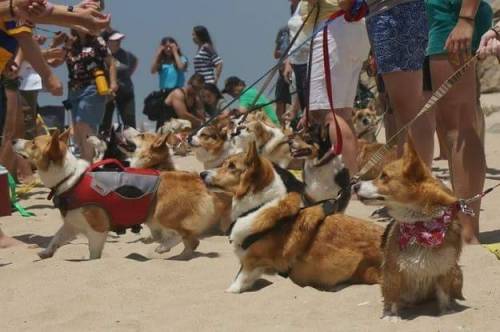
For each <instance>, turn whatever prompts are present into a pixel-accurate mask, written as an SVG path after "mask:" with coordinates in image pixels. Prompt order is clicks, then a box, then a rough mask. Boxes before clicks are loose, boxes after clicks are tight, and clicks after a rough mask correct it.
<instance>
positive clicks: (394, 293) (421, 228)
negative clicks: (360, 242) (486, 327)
mask: <svg viewBox="0 0 500 332" xmlns="http://www.w3.org/2000/svg"><path fill="white" fill-rule="evenodd" d="M355 192H356V193H357V195H358V197H359V199H360V200H361V201H362V202H363V203H365V204H368V205H385V206H386V207H387V208H388V211H389V214H390V215H391V216H392V217H393V218H394V219H395V221H394V222H393V223H391V225H389V226H388V228H387V229H386V232H385V235H384V241H383V244H382V245H383V252H384V263H383V265H382V272H383V277H382V279H383V282H382V295H383V297H384V316H395V317H398V316H399V314H400V308H402V307H404V306H405V305H414V304H418V303H422V302H425V301H428V300H431V299H435V300H437V302H438V304H439V310H440V312H441V313H444V312H446V311H448V310H449V309H450V304H451V302H452V301H453V300H455V299H463V296H462V271H461V269H460V266H459V265H458V261H459V258H460V253H461V251H462V239H461V226H460V224H459V222H458V220H457V213H458V212H459V210H460V208H459V206H458V199H457V198H456V197H455V196H454V195H453V194H452V193H451V192H450V190H449V189H448V188H446V187H445V186H444V185H443V184H442V183H441V182H440V181H439V180H437V179H435V178H434V177H433V176H432V174H431V172H430V170H429V169H428V168H427V167H426V166H425V164H424V163H423V162H422V160H421V159H420V158H419V156H418V155H417V153H416V152H415V149H414V148H413V145H412V143H411V142H410V143H408V144H407V145H406V146H405V152H404V155H403V157H402V159H400V160H397V161H394V162H392V163H389V164H388V165H386V166H385V167H384V169H383V171H382V173H381V174H380V175H379V177H378V178H377V179H376V180H374V181H365V182H360V183H358V184H357V185H355Z"/></svg>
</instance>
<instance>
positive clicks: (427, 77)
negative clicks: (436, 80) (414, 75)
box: [422, 56, 432, 92]
mask: <svg viewBox="0 0 500 332" xmlns="http://www.w3.org/2000/svg"><path fill="white" fill-rule="evenodd" d="M422 74H423V79H424V82H423V83H424V91H429V92H432V78H431V64H430V58H429V57H428V56H426V57H425V60H424V66H423V67H422Z"/></svg>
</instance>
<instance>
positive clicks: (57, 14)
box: [30, 5, 111, 35]
mask: <svg viewBox="0 0 500 332" xmlns="http://www.w3.org/2000/svg"><path fill="white" fill-rule="evenodd" d="M30 20H31V21H32V22H33V23H39V24H53V25H59V26H64V27H68V28H74V29H78V30H83V31H84V32H87V33H90V34H94V35H97V34H99V32H100V31H101V30H102V29H105V28H106V27H107V26H108V25H109V23H110V22H111V16H110V15H105V14H103V13H101V12H99V11H98V10H96V9H94V8H91V7H86V8H80V7H75V8H74V9H73V11H72V12H71V11H69V10H68V6H61V5H53V8H52V10H51V12H50V13H49V14H47V15H43V16H36V17H33V18H30Z"/></svg>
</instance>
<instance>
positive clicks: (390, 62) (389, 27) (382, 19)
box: [366, 0, 429, 74]
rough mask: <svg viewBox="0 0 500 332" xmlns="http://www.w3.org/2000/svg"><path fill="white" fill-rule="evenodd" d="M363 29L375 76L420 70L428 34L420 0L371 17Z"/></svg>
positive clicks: (423, 6)
mask: <svg viewBox="0 0 500 332" xmlns="http://www.w3.org/2000/svg"><path fill="white" fill-rule="evenodd" d="M366 26H367V30H368V35H369V36H370V42H371V45H372V50H373V54H374V55H375V61H376V63H377V70H378V73H379V74H387V73H392V72H398V71H418V70H421V69H422V65H423V63H424V58H425V50H426V47H427V39H428V33H429V29H428V26H427V18H426V12H425V4H424V1H423V0H416V1H413V2H407V3H403V4H400V5H397V6H395V7H393V8H391V9H389V10H387V11H384V12H382V13H381V14H379V15H375V16H371V17H370V18H368V19H367V20H366Z"/></svg>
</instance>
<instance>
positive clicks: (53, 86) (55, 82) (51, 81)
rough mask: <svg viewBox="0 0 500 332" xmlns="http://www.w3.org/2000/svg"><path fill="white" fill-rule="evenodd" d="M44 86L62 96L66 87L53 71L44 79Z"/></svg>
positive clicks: (55, 94) (51, 92)
mask: <svg viewBox="0 0 500 332" xmlns="http://www.w3.org/2000/svg"><path fill="white" fill-rule="evenodd" d="M43 86H44V87H45V89H47V91H48V92H50V94H52V95H53V96H62V95H63V92H64V89H63V85H62V83H61V81H60V80H59V78H58V77H57V76H56V75H54V74H53V73H51V74H50V75H49V76H48V77H46V78H44V79H43Z"/></svg>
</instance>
